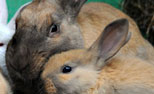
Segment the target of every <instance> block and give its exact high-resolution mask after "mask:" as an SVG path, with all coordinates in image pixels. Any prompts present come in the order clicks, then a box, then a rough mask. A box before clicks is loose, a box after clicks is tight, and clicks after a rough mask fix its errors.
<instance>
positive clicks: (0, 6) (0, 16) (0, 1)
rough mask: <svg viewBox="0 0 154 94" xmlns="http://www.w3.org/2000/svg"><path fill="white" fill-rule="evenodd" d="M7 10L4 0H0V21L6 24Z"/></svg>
mask: <svg viewBox="0 0 154 94" xmlns="http://www.w3.org/2000/svg"><path fill="white" fill-rule="evenodd" d="M7 19H8V10H7V5H6V0H0V23H2V24H7Z"/></svg>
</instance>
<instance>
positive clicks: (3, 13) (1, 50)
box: [0, 0, 13, 71]
mask: <svg viewBox="0 0 154 94" xmlns="http://www.w3.org/2000/svg"><path fill="white" fill-rule="evenodd" d="M7 18H8V11H7V6H6V0H0V56H1V57H0V66H1V67H2V69H3V68H4V69H5V68H6V66H5V52H6V47H7V44H8V42H9V41H10V40H11V38H12V36H13V31H12V30H11V29H10V28H9V27H8V26H7ZM4 71H5V70H4Z"/></svg>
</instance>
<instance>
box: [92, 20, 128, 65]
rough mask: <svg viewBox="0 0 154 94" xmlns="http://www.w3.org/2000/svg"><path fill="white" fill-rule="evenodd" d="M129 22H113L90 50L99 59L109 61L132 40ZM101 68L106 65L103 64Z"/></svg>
mask: <svg viewBox="0 0 154 94" xmlns="http://www.w3.org/2000/svg"><path fill="white" fill-rule="evenodd" d="M128 27H129V25H128V20H126V19H120V20H116V21H114V22H112V23H111V24H109V25H108V26H106V28H105V29H104V31H103V33H102V34H101V35H100V37H99V38H98V39H97V41H96V42H95V43H94V44H93V45H92V46H91V48H90V49H89V50H90V51H93V53H94V54H96V55H97V57H98V59H100V58H101V60H102V59H103V61H107V60H108V59H110V58H111V57H113V56H114V55H115V54H116V53H117V52H118V51H119V50H120V48H121V47H123V46H124V45H125V44H126V43H127V42H128V40H129V39H130V33H129V32H128ZM100 63H101V64H98V65H99V66H101V65H104V64H103V63H102V62H100Z"/></svg>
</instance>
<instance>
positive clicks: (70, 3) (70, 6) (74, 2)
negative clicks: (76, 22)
mask: <svg viewBox="0 0 154 94" xmlns="http://www.w3.org/2000/svg"><path fill="white" fill-rule="evenodd" d="M86 1H87V0H57V2H58V5H60V7H61V9H62V10H63V11H64V13H65V14H67V15H68V16H70V17H71V18H73V19H74V18H76V17H77V15H78V13H79V11H80V9H81V7H82V6H83V4H84V3H85V2H86Z"/></svg>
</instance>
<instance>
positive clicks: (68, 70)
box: [62, 66, 72, 73]
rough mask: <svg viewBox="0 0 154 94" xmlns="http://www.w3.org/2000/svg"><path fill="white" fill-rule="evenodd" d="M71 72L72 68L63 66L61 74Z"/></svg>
mask: <svg viewBox="0 0 154 94" xmlns="http://www.w3.org/2000/svg"><path fill="white" fill-rule="evenodd" d="M71 71H72V67H70V66H64V67H63V70H62V72H63V73H69V72H71Z"/></svg>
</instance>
